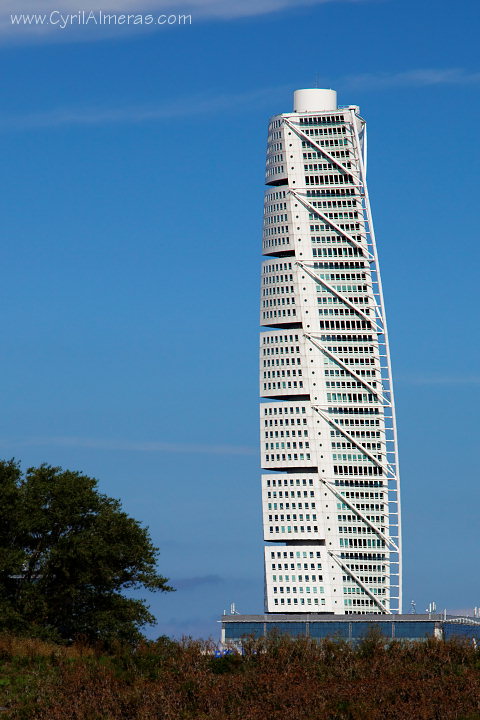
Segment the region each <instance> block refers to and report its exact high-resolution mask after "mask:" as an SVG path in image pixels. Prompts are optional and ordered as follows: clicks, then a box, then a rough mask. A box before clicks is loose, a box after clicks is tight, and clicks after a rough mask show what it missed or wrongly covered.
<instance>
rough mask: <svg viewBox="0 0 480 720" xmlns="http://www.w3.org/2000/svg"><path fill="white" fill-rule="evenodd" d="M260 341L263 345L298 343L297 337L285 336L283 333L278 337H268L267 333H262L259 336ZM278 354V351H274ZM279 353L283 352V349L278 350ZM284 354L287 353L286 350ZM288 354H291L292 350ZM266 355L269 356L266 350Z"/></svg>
mask: <svg viewBox="0 0 480 720" xmlns="http://www.w3.org/2000/svg"><path fill="white" fill-rule="evenodd" d="M260 337H261V339H262V344H263V345H277V344H278V343H288V342H291V343H293V342H298V337H299V336H298V335H287V334H284V333H280V334H278V335H270V334H268V333H262V335H261V336H260ZM296 351H297V352H298V351H299V348H298V347H297V348H296ZM276 352H278V349H277V350H276ZM280 352H283V348H282V349H281V350H280ZM285 352H288V350H285ZM290 352H293V348H291V349H290ZM267 354H270V351H269V350H267Z"/></svg>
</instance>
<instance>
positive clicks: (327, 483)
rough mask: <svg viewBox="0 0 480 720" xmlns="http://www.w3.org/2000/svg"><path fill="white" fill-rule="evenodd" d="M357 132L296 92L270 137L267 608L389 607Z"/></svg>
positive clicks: (390, 409) (391, 451) (378, 366)
mask: <svg viewBox="0 0 480 720" xmlns="http://www.w3.org/2000/svg"><path fill="white" fill-rule="evenodd" d="M366 146H367V136H366V124H365V121H364V120H363V119H362V118H361V117H360V114H359V108H358V107H357V106H342V107H337V97H336V92H334V91H333V90H319V89H311V90H297V91H296V92H295V95H294V112H293V113H283V114H281V115H276V116H275V117H273V118H272V119H271V121H270V124H269V127H268V146H267V164H266V184H267V190H266V193H265V211H264V230H263V254H264V255H265V256H267V257H266V259H265V261H264V262H263V265H262V290H261V313H260V322H261V325H262V326H263V327H264V328H265V330H264V331H262V333H261V337H260V393H261V396H262V398H263V399H264V400H263V402H262V404H261V413H260V414H261V421H260V422H261V457H262V467H263V468H264V469H265V470H266V471H268V473H266V474H264V475H263V476H262V495H263V523H264V538H265V541H266V542H267V543H268V544H267V545H266V547H265V611H266V612H279V613H280V612H281V613H288V612H292V613H293V612H295V613H299V612H326V613H337V614H342V615H343V614H346V613H349V614H352V613H390V612H401V533H400V495H399V476H398V458H397V448H396V428H395V408H394V400H393V392H392V378H391V369H390V356H389V348H388V337H387V328H386V322H385V310H384V303H383V295H382V285H381V279H380V270H379V265H378V258H377V250H376V245H375V235H374V229H373V223H372V216H371V212H370V203H369V199H368V191H367V184H366Z"/></svg>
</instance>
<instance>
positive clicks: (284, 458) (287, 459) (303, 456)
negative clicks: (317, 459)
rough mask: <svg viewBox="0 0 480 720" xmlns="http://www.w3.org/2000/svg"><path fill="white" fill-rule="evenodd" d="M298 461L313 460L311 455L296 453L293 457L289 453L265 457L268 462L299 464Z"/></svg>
mask: <svg viewBox="0 0 480 720" xmlns="http://www.w3.org/2000/svg"><path fill="white" fill-rule="evenodd" d="M298 460H311V457H310V453H305V454H303V453H300V455H297V453H294V454H293V455H292V454H290V453H288V454H285V453H282V454H279V453H276V454H275V455H265V461H266V462H297V461H298Z"/></svg>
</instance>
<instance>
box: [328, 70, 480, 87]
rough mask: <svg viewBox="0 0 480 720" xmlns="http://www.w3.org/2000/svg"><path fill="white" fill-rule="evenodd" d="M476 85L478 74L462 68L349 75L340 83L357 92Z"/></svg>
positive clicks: (478, 78)
mask: <svg viewBox="0 0 480 720" xmlns="http://www.w3.org/2000/svg"><path fill="white" fill-rule="evenodd" d="M478 83H480V72H470V71H468V70H465V69H464V68H420V69H416V70H406V71H402V72H396V73H386V72H379V73H362V74H359V75H349V76H348V77H346V78H344V80H342V81H341V84H342V86H343V87H348V88H353V89H357V90H381V89H383V88H391V87H393V88H394V87H427V86H432V85H476V84H478Z"/></svg>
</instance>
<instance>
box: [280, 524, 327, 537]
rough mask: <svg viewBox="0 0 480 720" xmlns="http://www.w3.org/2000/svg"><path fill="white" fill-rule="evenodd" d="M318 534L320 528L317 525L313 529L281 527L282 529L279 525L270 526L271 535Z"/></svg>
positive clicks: (302, 526)
mask: <svg viewBox="0 0 480 720" xmlns="http://www.w3.org/2000/svg"><path fill="white" fill-rule="evenodd" d="M305 532H306V533H311V532H314V533H318V527H317V525H314V526H313V527H312V526H311V525H306V526H305V525H281V526H280V527H279V526H278V525H276V526H275V527H274V526H272V525H271V526H270V534H271V535H273V534H277V535H278V534H281V533H287V534H289V533H294V534H295V533H296V534H298V533H305Z"/></svg>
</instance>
